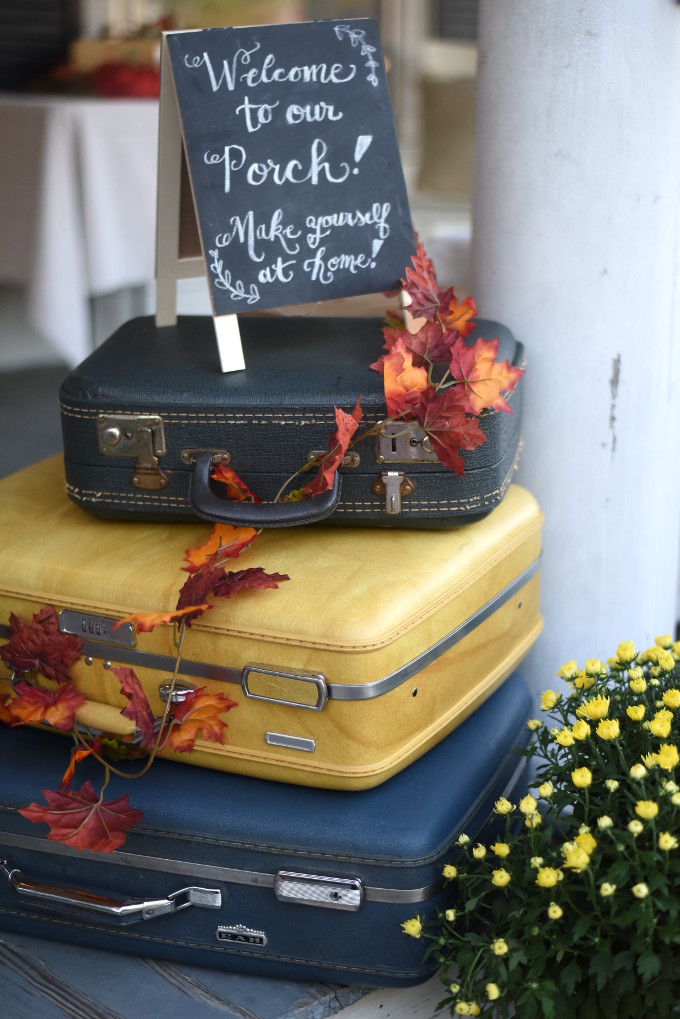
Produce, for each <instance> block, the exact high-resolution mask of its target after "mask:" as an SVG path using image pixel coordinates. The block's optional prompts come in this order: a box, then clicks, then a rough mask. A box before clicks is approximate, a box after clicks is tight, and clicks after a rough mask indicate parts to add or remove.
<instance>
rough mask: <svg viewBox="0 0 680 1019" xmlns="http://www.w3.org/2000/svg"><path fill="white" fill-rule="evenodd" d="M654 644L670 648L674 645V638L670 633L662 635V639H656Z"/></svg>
mask: <svg viewBox="0 0 680 1019" xmlns="http://www.w3.org/2000/svg"><path fill="white" fill-rule="evenodd" d="M654 643H655V644H658V645H659V647H663V648H669V647H670V646H671V644H672V643H673V638H672V637H671V635H670V633H664V634H662V635H661V637H655V638H654Z"/></svg>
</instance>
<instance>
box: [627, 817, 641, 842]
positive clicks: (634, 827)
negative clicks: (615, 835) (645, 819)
mask: <svg viewBox="0 0 680 1019" xmlns="http://www.w3.org/2000/svg"><path fill="white" fill-rule="evenodd" d="M644 830H645V826H644V824H643V823H642V821H638V820H637V819H636V818H633V820H632V821H629V822H628V831H629V832H630V833H631V835H634V836H635V838H637V837H638V835H641V834H642V832H643V831H644Z"/></svg>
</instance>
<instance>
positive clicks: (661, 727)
mask: <svg viewBox="0 0 680 1019" xmlns="http://www.w3.org/2000/svg"><path fill="white" fill-rule="evenodd" d="M679 661H680V642H675V643H674V642H672V641H671V638H670V637H669V636H665V637H658V638H656V644H655V646H654V647H652V648H650V649H649V650H646V651H643V652H641V653H639V654H638V653H636V651H635V648H634V646H633V644H632V643H630V642H624V643H621V644H619V646H618V648H617V649H616V655H615V656H614V657H613V658H610V659H609V660H608V662H607V664H606V665H605V664H603V663H602V662H601V661H600V660H599V659H589V660H588V661H586V663H585V668H579V667H578V666H577V664H576V663H575V662H574V661H570V662H567V663H566V664H565V665H563V666H562V668H561V669H560V670H559V672H558V675H559V676H560V677H561V679H562V680H564V681H565V682H566V688H564V689H561V690H546V691H545V692H544V693H543V695H542V698H541V710H542V711H543V712H544V716H543V718H542V719H539V718H536V719H530V720H529V722H528V723H527V724H528V726H529V728H530V730H532V731H531V737H530V741H529V745H528V748H527V749H526V750H525V751H518V752H520V753H526V755H527V756H528V757H529V759H530V760H529V766H530V774H531V776H532V779H531V786H530V788H529V791H528V792H527V794H526V795H525V796H524V797H523V798H522V799H521V800H520V801H519V802H518V803H510V802H509V801H508V800H506V799H500V800H499V801H498V802H497V803H496V805H495V815H496V817H495V824H494V826H493V829H492V830H493V832H494V834H493V836H492V837H491V838H488V839H486V840H485V841H484V842H478V843H476V844H473V843H472V842H471V840H470V839H469V838H468V837H467V836H465V835H461V837H460V838H459V839H458V843H457V847H456V849H457V854H456V856H455V857H454V858H452V860H451V862H450V863H448V864H447V865H446V867H445V868H444V878H445V879H446V881H447V882H448V885H449V890H450V893H451V899H450V905H449V908H447V909H446V910H444V911H443V912H441V914H440V915H439V916H438V917H436V918H435V919H434V920H433V921H422V920H421V918H420V917H412V918H411V919H409V920H407V921H406V922H405V923H404V924H403V928H404V932H405V934H407V935H411V936H412V937H420V938H424V939H427V940H428V941H429V945H428V948H427V954H428V955H430V956H432V957H433V959H434V961H435V963H436V965H437V966H438V968H439V972H440V975H441V977H442V980H443V982H444V984H445V986H446V988H447V991H448V993H447V996H446V997H445V998H444V1000H443V1001H442V1002H441V1003H440V1005H439V1009H440V1010H444V1009H448V1010H449V1011H450V1013H451V1014H452V1015H454V1016H458V1015H474V1016H477V1015H493V1016H496V1017H502V1019H506V1017H508V1016H512V1015H516V1016H518V1017H521V1019H533V1017H546V1019H574V1017H576V1016H578V1017H579V1019H601V1017H604V1016H607V1017H608V1019H609V1017H611V1019H643V1017H647V1016H651V1015H655V1016H667V1015H671V1014H677V1013H680V1004H679V1002H680V969H679V968H678V962H679V961H680V848H679V841H680V787H679V786H678V785H677V784H676V782H675V775H676V769H677V767H678V763H679V755H678V742H679V740H680V667H679V664H678V663H679Z"/></svg>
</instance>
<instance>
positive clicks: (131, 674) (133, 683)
mask: <svg viewBox="0 0 680 1019" xmlns="http://www.w3.org/2000/svg"><path fill="white" fill-rule="evenodd" d="M111 672H112V673H113V674H114V676H115V677H116V679H117V680H118V681H119V683H120V689H121V691H122V692H123V693H124V694H125V696H126V697H127V699H128V704H127V705H126V706H125V707H124V708H123V710H122V711H121V715H123V716H124V717H125V718H129V719H130V721H132V722H134V724H135V725H136V726H137V728H138V729H139V731H140V733H141V735H142V738H141V741H140V746H142V747H150V746H153V741H154V731H153V723H154V716H153V712H152V710H151V705H150V704H149V701H148V699H147V696H146V694H145V693H144V689H143V687H142V684H141V683H140V682H139V679H138V678H137V674H136V673H135V671H134V669H129V668H128V667H127V666H124V665H121V666H119V667H118V668H115V669H111Z"/></svg>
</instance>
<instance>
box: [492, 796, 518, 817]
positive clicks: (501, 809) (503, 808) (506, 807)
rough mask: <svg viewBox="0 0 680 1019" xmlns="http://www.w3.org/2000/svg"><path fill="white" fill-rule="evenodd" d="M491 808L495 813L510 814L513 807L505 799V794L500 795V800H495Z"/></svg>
mask: <svg viewBox="0 0 680 1019" xmlns="http://www.w3.org/2000/svg"><path fill="white" fill-rule="evenodd" d="M493 809H494V813H496V814H511V813H512V812H513V810H514V809H515V808H514V807H513V805H512V803H511V802H510V800H506V798H505V796H501V798H500V800H496V804H495V806H494V808H493Z"/></svg>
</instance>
